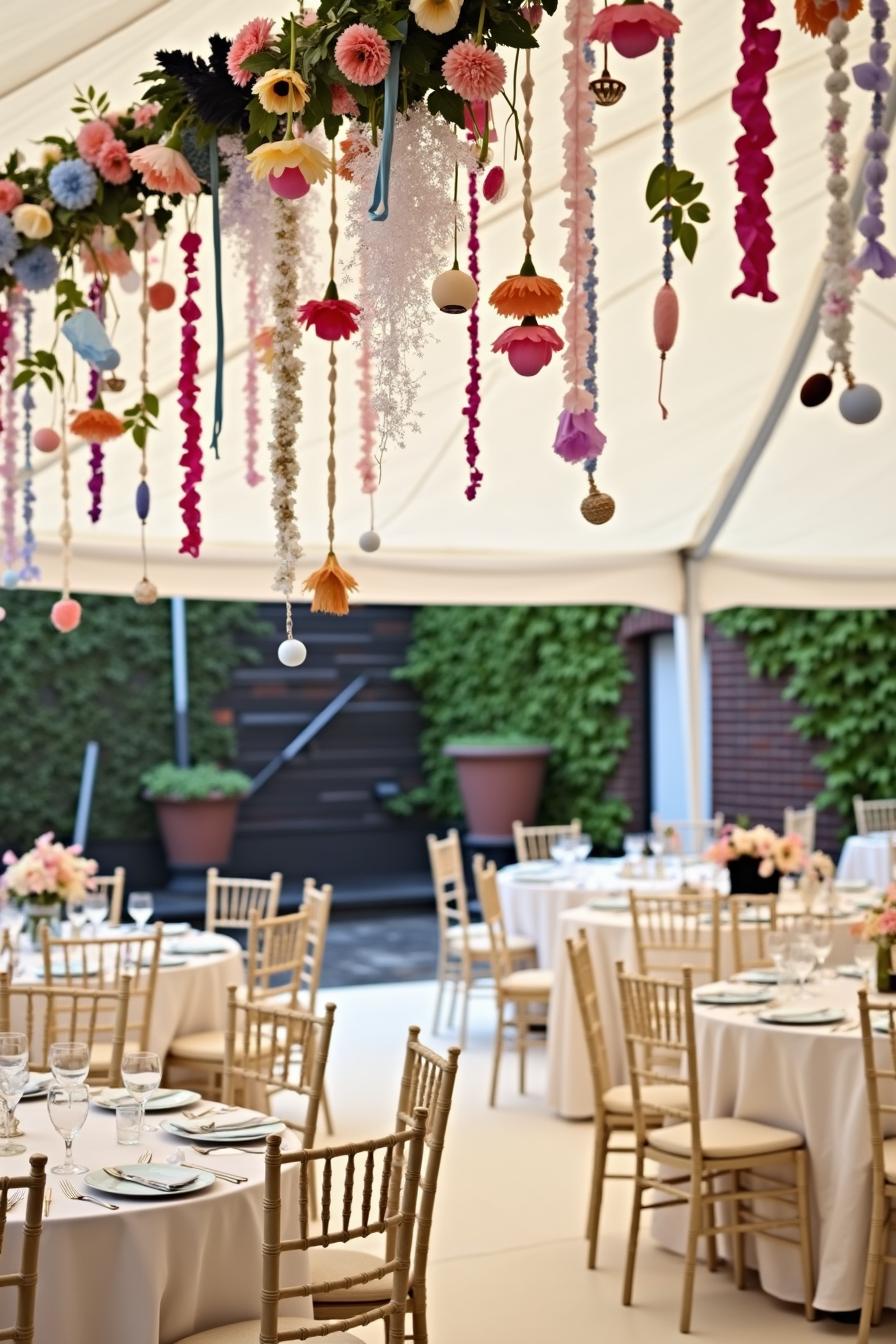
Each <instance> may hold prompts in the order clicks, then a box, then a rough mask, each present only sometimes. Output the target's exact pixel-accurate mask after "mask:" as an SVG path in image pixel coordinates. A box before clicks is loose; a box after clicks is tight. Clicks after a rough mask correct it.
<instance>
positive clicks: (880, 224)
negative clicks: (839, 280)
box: [852, 0, 896, 280]
mask: <svg viewBox="0 0 896 1344" xmlns="http://www.w3.org/2000/svg"><path fill="white" fill-rule="evenodd" d="M868 10H869V12H870V14H871V18H872V19H873V24H872V28H871V47H870V50H869V52H868V60H867V61H865V62H864V63H863V64H862V65H857V66H855V67H854V69H853V72H852V74H853V79H854V80H855V82H856V84H858V86H859V88H860V89H864V90H865V91H866V92H870V93H871V94H873V97H872V100H871V129H870V131H869V132H868V135H867V137H866V139H865V148H866V149H867V150H868V152H869V154H870V156H871V157H870V158H869V160H868V163H867V164H866V166H865V188H866V190H865V213H864V215H863V216H862V218H861V219H860V220H859V233H860V234H861V235H862V237H863V238H864V239H865V240H866V242H865V246H864V247H863V248H862V250H861V252H860V253H859V255H858V257H856V265H857V266H858V268H859V270H861V271H873V272H874V274H875V275H877V276H879V277H880V279H881V280H890V279H892V277H893V276H894V275H896V257H894V256H893V253H892V252H891V251H890V250H889V248H887V247H885V246H884V244H883V243H882V242H881V241H880V239H881V237H882V235H883V233H884V221H883V213H884V199H883V193H882V188H883V185H884V183H885V182H886V180H887V165H886V162H885V158H884V156H885V154H886V152H887V150H888V149H889V147H890V137H889V135H888V134H887V132H886V131H885V130H884V126H883V120H884V97H885V95H886V93H887V92H888V90H889V88H890V84H891V83H892V75H891V74H890V71H889V68H888V64H889V60H890V44H889V42H887V41H886V27H885V25H886V21H887V19H888V18H889V17H890V6H889V4H888V3H887V0H869V5H868Z"/></svg>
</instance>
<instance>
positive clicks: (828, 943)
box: [812, 919, 834, 976]
mask: <svg viewBox="0 0 896 1344" xmlns="http://www.w3.org/2000/svg"><path fill="white" fill-rule="evenodd" d="M812 946H813V947H814V948H815V960H816V961H817V962H818V968H819V970H820V971H821V974H822V975H823V976H824V975H830V974H831V972H830V971H825V969H824V964H825V962H826V961H827V959H828V957H829V956H830V955H831V951H832V949H833V946H834V930H833V928H832V927H831V921H830V920H829V919H820V920H818V921H817V923H816V924H815V927H814V928H813V930H812Z"/></svg>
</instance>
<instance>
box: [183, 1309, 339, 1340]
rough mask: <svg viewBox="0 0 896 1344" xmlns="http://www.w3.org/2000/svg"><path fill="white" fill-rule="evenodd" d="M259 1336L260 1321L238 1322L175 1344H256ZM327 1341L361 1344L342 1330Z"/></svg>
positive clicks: (284, 1320)
mask: <svg viewBox="0 0 896 1344" xmlns="http://www.w3.org/2000/svg"><path fill="white" fill-rule="evenodd" d="M294 1319H295V1318H294V1317H286V1316H281V1317H280V1324H281V1325H283V1326H284V1327H285V1326H286V1323H287V1321H292V1320H294ZM298 1324H299V1322H298V1321H296V1325H298ZM307 1324H309V1325H310V1324H311V1322H310V1321H308V1322H307ZM260 1335H261V1321H238V1322H236V1323H235V1324H233V1325H218V1326H215V1328H214V1329H213V1330H203V1331H201V1333H200V1334H198V1335H188V1336H187V1337H186V1338H185V1339H179V1340H178V1341H177V1344H258V1340H259V1336H260ZM327 1339H328V1340H329V1341H330V1344H362V1341H361V1340H360V1339H359V1337H358V1336H357V1335H347V1334H345V1332H344V1331H342V1330H340V1331H339V1333H338V1334H335V1335H327Z"/></svg>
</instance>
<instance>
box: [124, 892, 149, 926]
mask: <svg viewBox="0 0 896 1344" xmlns="http://www.w3.org/2000/svg"><path fill="white" fill-rule="evenodd" d="M152 912H153V902H152V892H151V891H132V892H131V894H130V896H129V897H128V914H129V915H130V917H131V919H132V920H133V921H134V923H135V924H136V925H137V926H138V927H139V928H140V929H141V930H143V929H144V928H145V927H146V925H147V924H148V923H149V921H150V920H151V919H152Z"/></svg>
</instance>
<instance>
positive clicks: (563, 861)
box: [551, 835, 576, 872]
mask: <svg viewBox="0 0 896 1344" xmlns="http://www.w3.org/2000/svg"><path fill="white" fill-rule="evenodd" d="M551 858H552V859H553V860H554V862H555V863H557V864H559V865H560V867H561V868H564V869H565V870H566V871H567V872H568V871H569V869H570V868H571V867H572V865H573V864H574V863H575V861H576V840H575V837H574V836H571V835H558V836H557V839H556V840H555V841H554V842H553V844H552V845H551Z"/></svg>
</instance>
